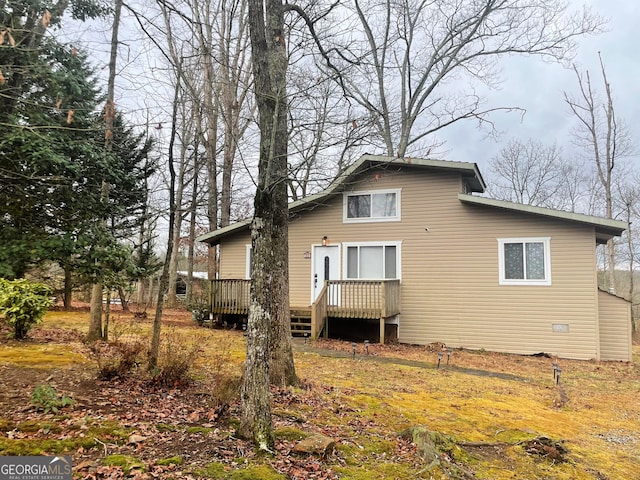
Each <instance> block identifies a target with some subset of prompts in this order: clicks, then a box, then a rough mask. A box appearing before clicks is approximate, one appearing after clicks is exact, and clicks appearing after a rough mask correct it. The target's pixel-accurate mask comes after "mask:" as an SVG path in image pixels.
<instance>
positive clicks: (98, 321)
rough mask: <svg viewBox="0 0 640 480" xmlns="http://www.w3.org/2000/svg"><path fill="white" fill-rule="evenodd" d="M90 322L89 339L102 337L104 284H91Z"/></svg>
mask: <svg viewBox="0 0 640 480" xmlns="http://www.w3.org/2000/svg"><path fill="white" fill-rule="evenodd" d="M89 314H90V323H89V333H88V334H87V340H88V341H90V342H91V341H94V340H100V339H102V284H101V283H94V284H93V285H92V286H91V304H90V307H89Z"/></svg>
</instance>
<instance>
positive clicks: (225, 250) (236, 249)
mask: <svg viewBox="0 0 640 480" xmlns="http://www.w3.org/2000/svg"><path fill="white" fill-rule="evenodd" d="M249 244H251V236H250V235H249V230H246V231H245V232H243V233H240V234H237V235H234V236H232V237H229V238H225V240H224V242H222V243H221V244H220V272H219V275H220V278H221V279H225V278H235V279H237V278H245V277H246V275H247V274H246V272H247V270H246V263H247V261H246V258H247V245H249Z"/></svg>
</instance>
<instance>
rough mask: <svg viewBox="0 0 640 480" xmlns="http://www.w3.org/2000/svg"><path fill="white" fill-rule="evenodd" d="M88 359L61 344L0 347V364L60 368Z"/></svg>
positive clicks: (19, 344) (13, 344)
mask: <svg viewBox="0 0 640 480" xmlns="http://www.w3.org/2000/svg"><path fill="white" fill-rule="evenodd" d="M86 362H88V359H87V358H86V357H84V356H83V355H81V354H80V353H77V352H74V351H72V350H71V349H69V347H68V345H63V344H52V343H47V344H39V343H17V342H15V343H13V342H12V343H10V344H5V345H3V346H2V348H1V349H0V364H12V365H17V366H22V367H31V368H42V369H51V368H61V367H69V366H72V365H76V364H78V363H86Z"/></svg>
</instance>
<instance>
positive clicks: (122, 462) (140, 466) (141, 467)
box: [102, 455, 147, 475]
mask: <svg viewBox="0 0 640 480" xmlns="http://www.w3.org/2000/svg"><path fill="white" fill-rule="evenodd" d="M102 464H103V465H105V466H107V467H120V468H121V469H122V471H123V472H124V473H125V474H126V475H129V474H132V473H133V472H132V470H133V471H135V473H145V472H146V471H147V468H146V466H145V464H144V463H142V462H141V461H140V460H138V459H137V458H135V457H131V456H129V455H108V456H106V457H105V458H104V459H103V460H102Z"/></svg>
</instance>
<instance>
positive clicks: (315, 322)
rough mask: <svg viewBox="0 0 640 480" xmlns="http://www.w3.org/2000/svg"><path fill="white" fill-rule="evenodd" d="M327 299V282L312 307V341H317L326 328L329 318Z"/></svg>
mask: <svg viewBox="0 0 640 480" xmlns="http://www.w3.org/2000/svg"><path fill="white" fill-rule="evenodd" d="M327 298H328V289H327V282H325V283H324V285H323V287H322V290H320V293H319V294H318V296H317V297H316V299H315V301H314V302H313V304H312V305H311V340H317V339H318V337H319V336H320V333H322V329H323V328H326V323H327V316H328V303H327ZM325 333H326V330H325Z"/></svg>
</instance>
